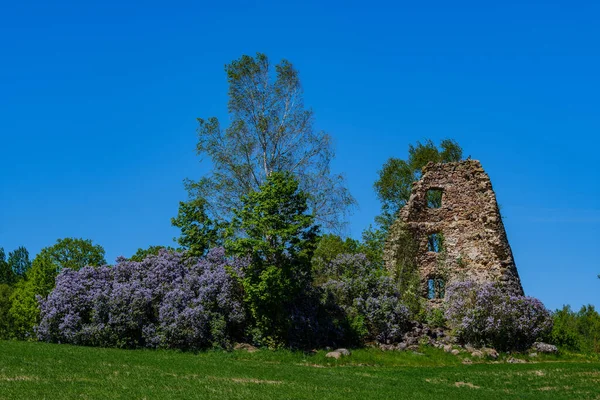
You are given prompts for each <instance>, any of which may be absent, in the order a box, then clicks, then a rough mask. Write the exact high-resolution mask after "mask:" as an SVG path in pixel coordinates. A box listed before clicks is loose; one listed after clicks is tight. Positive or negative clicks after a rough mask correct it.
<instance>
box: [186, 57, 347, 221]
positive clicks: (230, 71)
mask: <svg viewBox="0 0 600 400" xmlns="http://www.w3.org/2000/svg"><path fill="white" fill-rule="evenodd" d="M225 72H226V74H227V81H228V83H229V93H228V94H229V102H228V112H229V117H230V118H229V119H230V121H229V124H228V126H226V127H223V126H222V124H221V122H220V121H219V120H218V119H217V118H215V117H212V118H208V119H202V118H198V144H197V152H198V154H199V155H200V156H201V157H203V160H208V161H210V162H211V164H212V171H211V173H210V174H208V175H207V176H204V177H202V178H201V179H200V180H198V181H192V180H187V181H186V188H187V189H188V192H189V193H190V196H191V198H192V199H194V198H202V199H204V200H205V201H206V202H207V207H208V209H209V211H210V213H211V216H212V217H213V218H217V219H225V220H228V219H230V218H231V210H233V209H237V208H239V207H240V205H241V198H242V196H244V195H248V194H249V193H251V192H254V191H257V190H259V188H260V187H261V185H262V184H264V183H265V182H266V179H267V177H268V176H270V175H271V174H272V173H274V172H289V173H291V174H293V175H294V176H295V177H296V179H298V181H299V184H300V189H301V190H302V191H303V192H305V193H307V194H308V196H309V198H308V204H309V208H310V212H311V213H312V214H313V216H314V217H315V219H316V221H317V223H319V224H320V225H321V226H323V227H324V228H325V229H334V230H336V229H339V228H341V227H342V225H343V222H344V217H345V215H346V214H347V212H348V211H349V209H350V208H351V207H352V206H353V205H354V204H355V200H354V199H353V198H352V196H351V195H350V193H349V191H348V190H347V189H346V187H345V185H344V178H343V176H341V175H337V174H332V173H331V169H330V163H331V160H332V159H333V157H334V151H333V146H332V140H331V137H330V136H329V135H328V134H327V133H325V132H323V131H317V130H315V129H314V127H313V123H314V114H313V111H312V110H311V109H307V108H305V106H304V102H303V91H302V86H301V84H300V79H299V74H298V71H297V70H296V69H295V68H294V67H293V65H292V64H291V63H290V62H289V61H287V60H282V61H281V62H280V63H279V64H277V65H275V67H274V68H272V67H271V65H270V63H269V60H268V58H267V56H266V55H264V54H261V53H257V54H256V56H255V57H251V56H247V55H244V56H242V57H241V58H240V59H238V60H235V61H233V62H231V63H230V64H227V65H226V66H225Z"/></svg>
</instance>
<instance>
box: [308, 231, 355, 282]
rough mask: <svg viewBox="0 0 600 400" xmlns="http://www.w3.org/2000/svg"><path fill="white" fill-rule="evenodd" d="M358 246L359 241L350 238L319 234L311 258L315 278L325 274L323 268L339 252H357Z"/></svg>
mask: <svg viewBox="0 0 600 400" xmlns="http://www.w3.org/2000/svg"><path fill="white" fill-rule="evenodd" d="M359 248H360V243H359V242H358V241H357V240H354V239H351V238H346V239H342V238H341V237H340V236H338V235H334V234H331V233H328V234H325V235H323V236H321V237H320V238H319V242H318V245H317V248H316V249H315V252H314V255H313V258H312V266H313V273H314V275H315V278H318V277H320V276H322V275H323V274H325V268H326V267H327V266H328V265H329V263H331V262H332V261H333V260H335V259H336V258H337V256H339V255H340V254H356V253H358V252H359Z"/></svg>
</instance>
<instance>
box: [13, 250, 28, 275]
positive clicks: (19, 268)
mask: <svg viewBox="0 0 600 400" xmlns="http://www.w3.org/2000/svg"><path fill="white" fill-rule="evenodd" d="M8 265H9V267H10V268H11V269H12V271H13V273H14V275H15V276H16V277H17V278H23V277H24V276H25V274H26V273H27V271H29V268H31V261H30V260H29V252H28V251H27V249H26V248H25V247H23V246H21V247H19V248H17V249H16V250H14V251H11V252H10V253H8Z"/></svg>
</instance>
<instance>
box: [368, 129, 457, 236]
mask: <svg viewBox="0 0 600 400" xmlns="http://www.w3.org/2000/svg"><path fill="white" fill-rule="evenodd" d="M460 160H462V148H461V147H460V146H459V145H458V143H457V142H456V141H454V140H451V139H446V140H442V142H441V143H440V147H439V148H438V147H436V145H435V144H434V143H433V142H432V141H431V140H427V141H425V143H421V142H417V144H416V146H413V145H410V146H409V148H408V159H407V160H401V159H399V158H393V157H392V158H390V159H389V160H388V161H387V162H386V163H385V164H384V165H383V168H382V169H381V171H379V178H378V179H377V181H376V182H375V185H374V186H375V191H376V192H377V197H378V198H379V200H380V201H381V203H382V213H381V215H380V216H378V217H377V219H376V220H377V222H378V223H379V224H380V225H381V227H382V228H383V229H384V230H387V229H388V228H389V226H390V225H391V224H392V223H393V222H394V221H395V220H396V218H397V215H398V212H399V211H400V209H401V208H402V207H404V205H405V204H406V203H407V202H408V199H409V198H410V193H411V190H412V183H413V182H415V181H417V180H419V178H420V177H421V170H422V168H423V167H424V166H425V165H427V163H429V162H434V163H447V162H453V161H460ZM434 196H435V195H434ZM438 196H439V195H438ZM431 200H432V201H436V200H438V201H439V200H440V199H435V198H433V199H431Z"/></svg>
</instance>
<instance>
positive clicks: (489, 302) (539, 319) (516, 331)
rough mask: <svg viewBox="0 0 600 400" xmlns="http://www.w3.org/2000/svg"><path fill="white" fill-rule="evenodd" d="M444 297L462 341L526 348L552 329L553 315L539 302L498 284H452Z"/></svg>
mask: <svg viewBox="0 0 600 400" xmlns="http://www.w3.org/2000/svg"><path fill="white" fill-rule="evenodd" d="M446 299H447V304H446V311H445V317H446V319H447V320H448V323H449V325H450V327H451V328H453V329H454V330H455V332H456V335H457V337H458V339H459V340H460V341H462V342H463V343H470V344H473V345H488V346H493V347H495V348H496V349H498V350H502V351H507V350H525V349H527V348H529V347H531V345H532V344H533V343H534V342H535V341H536V340H537V339H541V338H544V337H546V336H547V335H548V334H549V333H550V331H551V330H552V317H551V315H550V312H548V310H547V309H546V307H544V305H543V304H542V302H541V301H539V300H538V299H535V298H532V297H526V296H512V295H509V294H507V293H505V292H504V291H502V287H501V286H500V285H498V284H491V283H487V284H483V285H477V284H476V283H474V282H472V281H466V282H458V283H454V284H451V285H449V286H448V288H447V294H446Z"/></svg>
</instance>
